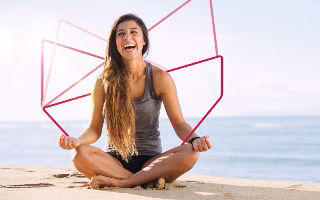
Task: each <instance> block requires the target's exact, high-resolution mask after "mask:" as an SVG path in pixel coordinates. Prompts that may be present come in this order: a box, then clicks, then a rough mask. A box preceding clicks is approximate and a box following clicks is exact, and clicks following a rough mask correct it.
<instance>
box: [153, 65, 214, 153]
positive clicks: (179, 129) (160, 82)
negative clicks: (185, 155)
mask: <svg viewBox="0 0 320 200" xmlns="http://www.w3.org/2000/svg"><path fill="white" fill-rule="evenodd" d="M154 79H155V82H156V83H155V85H157V86H156V87H157V88H156V90H158V92H159V95H160V97H161V99H162V100H163V104H164V106H165V109H166V112H167V115H168V117H169V120H170V122H171V124H172V126H173V128H174V130H175V132H176V134H177V135H178V137H179V138H180V139H181V140H185V139H186V137H187V136H188V135H189V134H190V132H191V131H192V127H191V126H190V125H189V124H188V123H187V122H186V121H185V120H184V118H183V115H182V111H181V108H180V104H179V100H178V95H177V90H176V86H175V84H174V81H173V79H172V77H171V76H170V74H169V73H168V72H165V71H162V70H161V71H159V72H158V74H157V75H156V76H155V78H154ZM194 136H197V134H196V133H195V132H194V133H193V134H192V135H191V136H190V139H191V138H192V137H194ZM192 144H193V147H194V149H195V150H196V151H206V150H208V149H210V148H211V144H210V142H209V137H208V136H204V137H201V138H199V139H196V140H194V142H193V143H192Z"/></svg>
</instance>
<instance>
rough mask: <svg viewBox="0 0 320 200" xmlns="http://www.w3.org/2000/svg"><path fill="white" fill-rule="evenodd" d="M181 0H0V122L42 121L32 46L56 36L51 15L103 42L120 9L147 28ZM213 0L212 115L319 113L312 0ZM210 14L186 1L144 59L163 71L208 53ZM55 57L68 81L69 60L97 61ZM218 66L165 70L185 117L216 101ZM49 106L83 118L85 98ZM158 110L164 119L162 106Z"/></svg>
mask: <svg viewBox="0 0 320 200" xmlns="http://www.w3.org/2000/svg"><path fill="white" fill-rule="evenodd" d="M183 2H184V1H181V0H176V1H174V0H161V1H146V0H137V1H129V0H120V1H116V3H115V1H95V0H92V1H90V2H88V1H45V2H44V1H36V0H30V1H7V2H1V4H2V5H1V7H0V23H1V27H0V44H1V46H0V70H1V71H0V84H1V92H2V95H1V104H0V110H1V114H0V120H1V121H3V120H5V121H7V120H9V121H10V120H48V118H47V117H46V116H45V115H44V114H43V112H42V111H41V108H40V52H41V49H40V47H41V46H40V43H41V40H42V39H51V40H54V37H55V31H56V28H57V24H58V21H59V19H66V20H68V21H70V22H72V23H74V24H77V25H79V26H81V27H84V28H86V29H88V30H90V31H92V32H94V33H96V34H98V35H101V36H102V37H105V38H106V37H107V35H108V32H109V28H110V26H111V23H112V22H113V21H114V19H115V18H117V17H118V16H120V15H122V14H124V13H129V12H133V13H136V14H137V15H138V16H140V17H141V18H142V19H144V21H145V22H146V24H147V26H149V27H150V26H151V25H153V24H154V23H155V22H157V21H158V20H159V19H161V18H162V17H163V16H165V15H166V14H167V13H169V12H170V11H171V10H173V9H174V8H176V7H177V6H179V5H180V4H182V3H183ZM213 5H214V11H215V18H216V29H217V37H218V46H219V53H220V54H221V55H223V56H224V58H225V93H224V97H223V99H222V101H221V102H220V103H219V104H218V106H217V108H216V109H215V110H214V111H213V113H212V114H211V115H210V116H265V115H267V116H279V115H289V116H297V115H320V104H319V103H318V102H320V80H319V78H318V77H319V74H320V62H319V59H318V57H319V56H318V52H320V48H319V46H320V39H319V35H320V2H319V1H316V0H305V1H298V0H294V1H288V0H282V1H273V0H270V1H263V0H260V1H246V0H244V1H234V0H230V1H226V0H225V1H222V0H216V1H213ZM209 16H210V10H209V1H208V0H193V1H191V3H189V4H188V5H187V6H186V7H185V8H183V9H181V11H179V12H177V13H176V14H175V15H174V16H172V18H170V19H169V20H167V21H166V22H164V23H163V24H161V25H159V27H157V28H156V29H154V30H152V31H151V32H150V39H151V52H150V54H149V56H148V57H147V58H148V59H150V60H152V61H154V62H156V63H159V64H161V65H162V66H164V67H166V68H171V67H175V66H180V65H182V64H186V63H189V62H192V61H197V60H200V59H203V58H207V57H211V56H213V54H214V48H213V45H212V44H213V40H212V31H211V27H210V18H209ZM63 28H64V29H63V32H61V38H60V41H61V42H63V43H68V44H69V45H71V46H77V47H78V48H83V49H86V50H88V51H90V52H95V53H97V54H99V55H104V48H105V46H104V44H103V43H102V42H100V41H97V40H95V39H93V38H91V37H89V36H86V35H84V34H81V33H80V32H79V31H76V30H73V29H71V28H70V27H69V28H68V27H67V26H65V27H63ZM47 51H48V52H50V49H47ZM57 54H58V55H59V56H57V57H56V58H55V59H56V61H55V62H57V63H63V62H68V63H69V65H68V66H70V68H68V69H66V67H65V66H63V65H58V64H56V65H55V66H54V67H55V68H54V69H57V70H56V71H59V70H58V69H59V67H60V69H61V70H66V71H68V73H69V74H64V76H66V77H73V76H74V77H76V76H79V75H81V74H80V72H79V70H73V69H77V68H73V67H75V66H71V65H72V63H73V61H74V63H73V64H74V65H76V67H78V69H79V67H80V65H81V67H83V68H81V69H83V70H85V67H87V68H88V69H89V68H90V67H92V65H94V64H95V63H94V62H96V61H92V60H88V61H86V59H87V58H80V57H79V59H78V57H75V55H71V54H70V55H69V54H63V51H61V52H60V54H59V53H57ZM76 60H78V62H81V63H77V62H76ZM86 63H87V65H86ZM82 65H83V66H82ZM218 66H219V63H215V62H210V63H207V64H204V65H203V67H202V68H201V69H200V66H199V68H194V69H193V70H192V69H190V70H189V71H187V70H186V71H185V72H181V73H180V72H179V73H176V74H172V76H173V77H174V79H175V81H176V85H177V89H178V94H179V99H180V103H181V106H182V110H183V113H184V115H185V117H200V116H203V115H204V113H205V112H206V110H208V109H209V108H210V105H212V104H213V103H214V101H215V100H216V99H217V97H218V95H219V90H218V89H219V70H218ZM196 69H197V70H196ZM77 73H78V74H77ZM211 75H212V76H211ZM59 77H60V78H61V77H62V75H61V76H60V75H59V74H56V79H54V78H53V77H52V79H51V82H50V85H49V90H50V91H51V92H53V93H54V92H55V90H57V91H56V92H58V90H59V89H58V88H55V87H58V86H57V85H59V84H58V83H59V80H58V78H59ZM61 84H62V83H61ZM91 84H92V83H89V82H88V84H84V86H83V88H82V90H83V93H86V92H90V91H87V90H90V88H91ZM50 86H51V88H50ZM49 90H48V93H49ZM75 94H76V93H75ZM62 99H63V98H62ZM62 99H61V100H62ZM77 106H78V107H77ZM79 106H80V107H81V108H82V110H79ZM59 109H60V111H58V110H59ZM55 112H57V113H56V116H60V118H66V119H88V118H89V117H90V115H91V114H90V112H91V106H90V98H88V99H87V100H81V101H79V102H78V103H76V104H72V105H71V104H69V105H64V107H61V108H57V111H55ZM161 116H162V117H166V115H165V112H164V110H162V111H161Z"/></svg>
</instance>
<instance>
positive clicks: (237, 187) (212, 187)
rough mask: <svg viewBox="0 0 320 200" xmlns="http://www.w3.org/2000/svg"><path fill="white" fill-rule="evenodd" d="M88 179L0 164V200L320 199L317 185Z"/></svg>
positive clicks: (65, 171)
mask: <svg viewBox="0 0 320 200" xmlns="http://www.w3.org/2000/svg"><path fill="white" fill-rule="evenodd" d="M88 182H89V180H88V179H87V178H85V177H83V176H82V175H81V174H79V173H78V172H77V171H76V170H75V169H70V168H56V167H38V166H5V165H0V199H1V200H18V199H19V200H20V199H47V200H49V199H55V200H56V199H61V200H64V199H66V200H72V199H76V200H82V199H96V200H98V199H139V200H140V199H142V200H144V199H186V200H188V199H190V200H191V199H217V200H238V199H239V200H240V199H243V200H250V199H268V200H272V199H277V200H280V199H288V200H289V199H290V200H295V199H297V200H298V199H303V200H316V199H317V200H320V184H318V183H303V182H286V181H267V180H245V179H233V178H225V177H215V176H201V175H193V174H186V175H183V176H182V177H180V178H179V179H178V180H177V181H175V182H174V183H172V184H166V188H165V189H164V190H155V189H143V188H142V187H140V186H137V187H135V188H103V189H101V190H93V189H88Z"/></svg>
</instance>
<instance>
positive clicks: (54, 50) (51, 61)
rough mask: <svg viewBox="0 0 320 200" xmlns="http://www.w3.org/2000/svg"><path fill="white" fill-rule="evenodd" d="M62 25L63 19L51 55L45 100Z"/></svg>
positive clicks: (45, 94) (59, 24)
mask: <svg viewBox="0 0 320 200" xmlns="http://www.w3.org/2000/svg"><path fill="white" fill-rule="evenodd" d="M60 27H61V21H59V23H58V29H57V32H56V39H55V41H54V46H53V51H52V56H51V60H50V67H49V72H48V76H47V80H46V85H45V89H44V96H43V101H45V100H46V96H47V90H48V85H49V80H50V76H51V70H52V65H53V59H54V56H55V54H56V47H57V45H56V44H57V42H58V37H59V33H60Z"/></svg>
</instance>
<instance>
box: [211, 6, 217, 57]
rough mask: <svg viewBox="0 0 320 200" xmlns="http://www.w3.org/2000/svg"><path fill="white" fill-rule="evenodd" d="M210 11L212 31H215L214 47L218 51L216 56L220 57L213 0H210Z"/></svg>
mask: <svg viewBox="0 0 320 200" xmlns="http://www.w3.org/2000/svg"><path fill="white" fill-rule="evenodd" d="M210 11H211V19H212V21H211V23H212V31H213V38H214V46H215V49H216V56H218V55H219V53H218V43H217V36H216V26H215V24H214V15H213V6H212V0H210Z"/></svg>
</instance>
